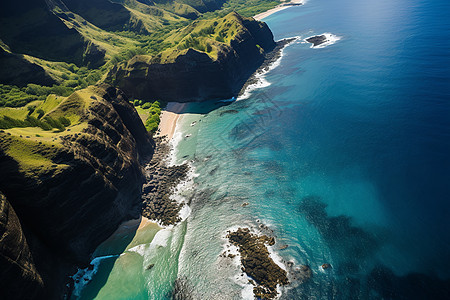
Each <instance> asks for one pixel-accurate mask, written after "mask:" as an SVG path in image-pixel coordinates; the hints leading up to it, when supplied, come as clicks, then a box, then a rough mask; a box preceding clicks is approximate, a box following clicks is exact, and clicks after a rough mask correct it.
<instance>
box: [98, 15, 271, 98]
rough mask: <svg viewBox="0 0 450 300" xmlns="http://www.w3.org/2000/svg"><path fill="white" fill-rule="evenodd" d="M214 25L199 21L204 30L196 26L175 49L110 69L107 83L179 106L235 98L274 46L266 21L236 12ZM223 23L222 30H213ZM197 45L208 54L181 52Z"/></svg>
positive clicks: (141, 57)
mask: <svg viewBox="0 0 450 300" xmlns="http://www.w3.org/2000/svg"><path fill="white" fill-rule="evenodd" d="M214 24H215V25H211V26H209V27H208V26H207V25H208V24H203V23H201V22H200V23H197V27H201V28H202V29H196V28H195V24H194V26H193V27H192V26H191V27H192V28H189V31H190V32H191V33H190V34H188V35H187V37H185V38H183V40H181V41H176V42H177V43H178V45H179V46H178V47H177V48H174V49H170V50H167V51H165V52H163V53H162V54H159V55H158V56H155V57H149V56H136V57H134V58H132V59H131V60H130V61H129V62H128V63H126V64H122V65H118V66H116V67H115V68H114V69H112V70H111V71H110V72H109V74H108V77H107V79H106V81H107V82H111V83H113V84H115V85H117V86H119V87H120V88H121V89H122V90H124V91H125V92H126V93H127V94H128V95H130V96H132V97H135V98H139V99H161V100H165V101H178V102H183V101H202V100H205V99H217V98H218V99H225V98H231V97H233V96H236V95H237V93H238V92H239V91H240V89H241V88H242V85H243V84H244V83H245V81H246V80H247V79H248V78H249V76H250V75H251V74H252V73H253V72H254V71H255V70H256V69H257V68H258V67H259V66H260V65H261V63H262V62H263V60H264V57H265V54H266V53H267V52H269V51H271V50H272V49H273V48H274V47H275V42H274V40H273V35H272V32H271V31H270V29H269V28H268V27H267V25H266V24H265V23H262V22H258V21H255V20H253V19H251V18H243V17H241V16H239V15H238V14H236V13H232V14H230V15H228V16H226V17H225V18H223V19H222V20H218V21H216V22H214ZM222 24H224V25H223V29H220V30H218V29H215V28H214V27H213V26H215V27H216V28H217V27H219V26H222ZM224 32H225V33H224ZM202 34H203V35H204V36H200V37H199V35H202ZM214 37H215V38H214ZM199 40H200V41H199ZM219 41H220V42H219ZM200 43H205V44H206V45H207V46H205V49H210V51H209V52H208V50H204V51H199V50H195V49H192V48H188V49H183V50H181V49H180V48H182V47H183V46H184V45H190V44H193V45H200ZM200 47H203V46H199V47H198V48H200Z"/></svg>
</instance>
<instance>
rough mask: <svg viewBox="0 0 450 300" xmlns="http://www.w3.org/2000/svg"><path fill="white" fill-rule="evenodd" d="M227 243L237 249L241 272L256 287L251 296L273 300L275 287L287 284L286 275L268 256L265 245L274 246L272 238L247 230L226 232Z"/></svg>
mask: <svg viewBox="0 0 450 300" xmlns="http://www.w3.org/2000/svg"><path fill="white" fill-rule="evenodd" d="M227 238H228V239H229V241H230V242H231V243H232V244H233V245H235V246H237V247H238V248H239V253H240V255H241V263H242V266H243V267H242V271H243V272H245V273H246V274H247V275H248V276H250V277H251V278H252V279H253V280H254V281H255V282H256V286H255V287H254V288H253V294H254V295H255V297H257V298H262V299H273V298H275V297H276V296H277V285H285V284H288V283H289V281H288V278H287V273H286V271H285V270H283V269H282V268H280V267H279V266H278V265H277V264H276V263H275V262H274V261H273V260H272V258H270V256H269V251H268V250H267V246H266V245H269V246H270V245H273V244H275V239H274V238H273V237H268V236H266V235H262V236H258V235H256V234H253V233H251V232H250V230H249V229H248V228H239V229H238V230H236V231H234V232H228V234H227Z"/></svg>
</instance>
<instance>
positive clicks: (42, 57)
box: [0, 0, 278, 107]
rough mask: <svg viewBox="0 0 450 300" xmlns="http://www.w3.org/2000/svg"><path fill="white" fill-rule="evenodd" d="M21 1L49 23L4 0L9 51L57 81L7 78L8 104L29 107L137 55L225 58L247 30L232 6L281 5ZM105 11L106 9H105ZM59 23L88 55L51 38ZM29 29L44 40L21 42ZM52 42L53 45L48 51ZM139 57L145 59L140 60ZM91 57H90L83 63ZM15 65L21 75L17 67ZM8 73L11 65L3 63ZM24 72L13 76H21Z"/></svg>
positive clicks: (4, 96)
mask: <svg viewBox="0 0 450 300" xmlns="http://www.w3.org/2000/svg"><path fill="white" fill-rule="evenodd" d="M19 1H21V2H23V4H29V6H23V7H29V8H30V10H31V11H33V12H36V13H34V14H33V18H32V20H34V21H36V22H37V21H38V22H40V23H42V22H43V23H42V24H43V25H42V26H40V27H39V28H34V29H30V28H32V27H30V26H28V27H26V28H23V26H25V25H26V24H28V23H27V22H28V21H26V20H27V16H28V12H27V10H23V9H19V7H18V6H17V5H12V4H10V3H6V2H5V3H2V4H1V8H2V13H1V14H2V20H1V24H0V25H1V27H2V29H1V30H0V38H1V40H0V47H1V48H2V49H1V50H2V53H5V54H6V55H15V54H14V53H13V52H12V51H19V52H21V53H23V55H22V56H21V57H22V58H21V59H22V61H27V62H29V63H30V64H31V65H34V66H39V67H40V68H42V70H43V71H44V73H43V74H45V76H48V78H51V80H53V83H52V84H50V86H43V85H38V84H33V83H30V82H27V80H29V79H28V78H23V81H25V82H21V84H19V85H15V84H17V83H13V84H5V82H0V107H21V106H24V105H27V104H28V103H30V102H33V101H36V100H39V101H43V100H45V99H46V98H47V97H48V96H49V95H51V94H55V95H59V96H65V97H66V96H68V95H69V94H70V93H72V92H73V91H76V90H80V89H84V88H86V87H87V86H89V85H92V84H95V83H97V82H99V81H100V80H101V79H102V77H103V76H105V74H106V73H107V71H108V70H109V69H110V68H111V67H113V66H115V65H117V64H119V63H120V62H124V61H128V60H130V59H131V58H133V57H135V60H136V59H137V60H139V59H144V60H148V59H149V57H147V55H149V56H151V59H153V60H157V61H162V62H164V61H167V62H170V61H172V60H174V59H175V58H176V57H178V55H179V54H183V53H185V52H186V50H187V49H190V48H193V49H196V50H198V51H202V52H205V53H207V54H208V55H209V56H210V57H212V58H217V55H218V52H219V51H220V49H221V48H222V47H223V46H224V44H227V43H229V41H230V40H231V39H233V38H234V36H235V35H236V34H238V32H239V21H238V18H237V17H236V16H235V15H234V14H230V12H231V11H237V12H239V13H241V14H243V15H253V14H256V13H258V12H260V11H263V10H267V9H269V8H271V7H273V6H275V5H276V4H278V2H277V1H270V0H251V1H245V0H229V1H227V2H224V1H222V0H209V1H208V0H158V1H146V0H142V1H137V0H113V1H112V2H114V3H111V2H109V1H108V0H95V1H88V0H82V1H75V0H63V1H62V2H57V1H51V2H48V3H50V5H53V6H51V7H49V10H47V11H46V10H45V9H47V8H45V7H44V6H45V5H44V6H43V5H38V4H39V3H40V2H39V1H37V2H35V1H31V0H19ZM38 2H39V3H38ZM42 2H43V1H42ZM58 3H64V4H65V5H66V6H67V7H64V6H62V5H60V4H58ZM41 4H42V3H41ZM20 7H22V6H20ZM71 9H72V10H71ZM35 10H36V11H35ZM101 10H104V11H103V12H101V13H100V11H101ZM211 10H214V11H211ZM125 17H126V18H125ZM198 18H199V19H198ZM193 19H198V20H195V21H193ZM21 20H23V22H21ZM34 21H33V22H34ZM58 22H59V23H60V24H59V25H58V26H57V28H59V29H58V30H59V32H60V35H61V34H62V36H66V35H67V36H69V35H70V36H77V39H78V40H79V41H80V42H79V43H78V44H77V46H76V47H75V46H74V47H75V48H73V47H72V48H73V49H74V50H75V49H81V48H83V49H84V50H83V51H84V53H83V54H82V57H83V58H82V59H78V58H77V60H76V61H72V59H69V56H70V57H75V56H77V55H78V53H79V50H75V52H74V51H71V52H70V55H69V53H68V52H67V51H66V50H64V49H66V48H64V47H63V48H61V41H65V40H64V38H63V39H61V36H57V38H56V40H55V39H54V40H49V37H48V36H46V34H48V33H52V34H54V29H52V30H49V29H48V28H50V27H48V26H50V25H51V24H56V23H58ZM111 22H113V23H114V22H115V23H114V24H113V23H111ZM22 25H23V26H22ZM60 25H62V27H61V26H60ZM43 26H44V27H43ZM45 26H47V27H48V28H47V27H45ZM52 26H53V25H52ZM46 28H47V29H46ZM64 28H65V29H64ZM30 30H31V31H30ZM33 30H34V31H33ZM65 30H66V31H65ZM24 34H26V35H34V36H36V37H37V39H31V40H28V41H27V44H26V45H25V44H23V45H22V44H20V43H18V42H17V41H19V42H21V39H23V35H24ZM41 36H42V37H44V39H42V38H41ZM83 43H84V44H83ZM44 44H45V47H44ZM73 45H75V44H73ZM10 46H12V47H10ZM48 47H51V48H52V49H53V50H52V51H50V52H49V51H47V50H46V49H47V48H48ZM80 47H81V48H80ZM72 48H71V49H72ZM11 49H12V50H11ZM64 51H66V52H64ZM47 52H48V53H47ZM51 53H53V54H51ZM49 55H50V56H49ZM52 55H53V56H52ZM139 55H144V57H143V58H139ZM88 57H90V58H89V61H90V62H88V61H85V62H83V61H82V60H83V59H87V58H88ZM95 59H97V62H95ZM99 64H100V65H99ZM16 69H17V68H16ZM9 70H10V71H9V72H12V74H15V73H14V72H15V71H14V68H9ZM2 72H6V71H5V70H4V69H2V68H0V73H2ZM18 74H19V73H17V75H13V76H16V77H17V78H20V77H21V76H19V75H18ZM0 75H1V74H0ZM0 78H2V77H1V76H0Z"/></svg>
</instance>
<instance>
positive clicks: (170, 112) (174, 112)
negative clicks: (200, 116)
mask: <svg viewBox="0 0 450 300" xmlns="http://www.w3.org/2000/svg"><path fill="white" fill-rule="evenodd" d="M186 106H187V103H180V102H169V103H167V106H166V107H165V109H164V110H163V111H162V112H161V116H160V122H159V126H158V130H157V135H156V136H158V137H163V136H166V137H167V140H168V141H170V140H171V139H172V138H173V135H174V133H175V128H176V127H177V122H178V119H179V118H180V116H181V114H182V113H183V111H184V109H185V108H186Z"/></svg>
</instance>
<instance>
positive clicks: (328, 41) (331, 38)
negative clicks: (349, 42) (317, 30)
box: [304, 32, 342, 49]
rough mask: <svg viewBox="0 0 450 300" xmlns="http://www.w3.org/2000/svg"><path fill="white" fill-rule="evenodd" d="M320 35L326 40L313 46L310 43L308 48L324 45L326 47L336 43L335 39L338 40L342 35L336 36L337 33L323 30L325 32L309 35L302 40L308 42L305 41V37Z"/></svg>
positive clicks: (322, 46)
mask: <svg viewBox="0 0 450 300" xmlns="http://www.w3.org/2000/svg"><path fill="white" fill-rule="evenodd" d="M320 35H323V36H325V38H326V41H325V42H323V43H322V44H320V45H317V46H314V44H312V45H311V47H310V48H313V49H320V48H325V47H327V46H330V45H333V44H334V43H336V42H337V41H339V40H340V39H341V38H342V37H340V36H337V35H334V34H332V33H329V32H325V33H322V34H318V35H313V36H309V37H307V38H306V39H304V41H305V42H307V43H309V42H308V41H307V39H309V38H312V37H314V36H320Z"/></svg>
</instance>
